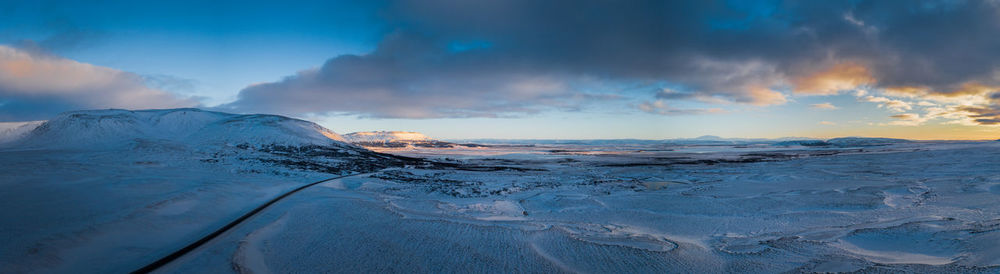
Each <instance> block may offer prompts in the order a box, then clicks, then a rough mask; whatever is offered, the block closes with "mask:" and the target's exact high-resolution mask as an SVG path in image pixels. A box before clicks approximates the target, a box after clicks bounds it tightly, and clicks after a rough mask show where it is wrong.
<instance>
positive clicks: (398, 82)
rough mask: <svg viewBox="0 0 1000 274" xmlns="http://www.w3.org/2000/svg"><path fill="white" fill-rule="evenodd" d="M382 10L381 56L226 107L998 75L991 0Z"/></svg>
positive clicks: (539, 102)
mask: <svg viewBox="0 0 1000 274" xmlns="http://www.w3.org/2000/svg"><path fill="white" fill-rule="evenodd" d="M379 13H380V14H381V15H382V18H384V19H385V20H386V24H387V26H390V27H389V29H392V30H393V31H392V32H391V33H390V34H387V35H386V36H385V37H386V38H385V39H384V40H383V41H382V42H381V43H380V45H379V47H378V48H377V49H376V50H375V51H374V52H372V53H370V54H366V55H360V56H355V55H345V56H339V57H336V58H333V59H330V60H329V61H327V62H326V63H325V64H324V65H323V66H322V67H321V68H318V69H315V70H308V71H304V72H301V73H299V74H296V75H294V76H290V77H288V78H286V79H284V80H282V81H279V82H275V83H267V84H261V85H255V86H251V87H248V88H246V89H244V90H243V91H241V93H240V95H239V99H238V100H237V101H236V102H234V103H232V104H229V105H226V106H224V107H229V108H235V109H238V110H264V111H277V112H283V113H326V112H346V113H355V114H361V115H367V116H375V117H407V118H426V117H468V116H495V115H503V114H511V113H530V112H537V111H542V110H545V109H548V108H552V107H556V108H567V107H569V108H572V107H573V106H575V105H578V104H580V103H582V102H585V101H586V100H585V99H581V98H584V97H581V96H579V94H580V93H579V91H578V90H579V89H578V87H579V86H580V85H586V84H588V83H594V82H603V83H607V82H615V83H646V84H650V85H654V84H656V83H669V84H671V85H675V86H677V87H678V90H680V91H678V92H674V93H670V94H664V93H662V92H660V93H656V92H658V91H654V92H651V93H650V94H649V95H648V96H649V97H648V98H650V99H654V98H655V99H658V100H668V101H669V100H685V99H696V100H702V101H710V102H722V103H744V104H754V105H773V104H781V103H784V102H785V101H786V99H785V94H784V93H781V92H778V90H782V89H783V88H792V90H795V91H796V92H800V91H801V92H803V93H813V94H829V93H830V90H828V89H833V92H836V89H840V88H843V87H844V85H843V83H848V84H851V85H857V84H868V85H874V86H876V87H898V86H917V87H922V88H924V89H926V90H929V91H928V93H944V92H948V91H953V90H955V89H957V88H958V87H960V86H961V85H962V84H964V83H969V82H976V83H979V84H982V85H1000V83H998V81H1000V79H997V78H998V77H1000V76H998V72H997V65H996V64H997V60H998V54H1000V35H996V34H997V33H1000V20H997V19H996V18H997V16H998V15H1000V9H998V5H997V4H996V3H995V2H990V1H968V2H966V1H870V2H869V1H789V2H785V1H757V2H752V3H744V2H742V1H732V2H729V1H629V2H617V1H486V2H483V1H457V0H437V1H434V0H432V1H398V2H392V3H390V4H388V5H387V6H386V7H383V8H382V9H381V10H380V11H379ZM844 71H846V72H844ZM848 72H849V73H848ZM865 74H870V75H865ZM859 77H860V78H864V79H860V80H859V79H847V78H859ZM807 78H808V79H807ZM812 78H818V79H812ZM803 79H804V80H803ZM872 79H873V80H872ZM796 83H808V84H809V88H814V89H827V90H817V91H809V90H801V89H803V88H802V87H794V86H793V85H795V84H796ZM829 83H834V84H829ZM824 85H826V86H824ZM607 91H608V92H613V91H614V90H607Z"/></svg>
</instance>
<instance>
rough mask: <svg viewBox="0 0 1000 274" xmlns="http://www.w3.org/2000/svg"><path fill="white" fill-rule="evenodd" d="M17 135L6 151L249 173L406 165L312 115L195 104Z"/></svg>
mask: <svg viewBox="0 0 1000 274" xmlns="http://www.w3.org/2000/svg"><path fill="white" fill-rule="evenodd" d="M11 136H15V135H14V134H11ZM16 137H17V138H16V139H14V140H12V141H10V142H7V143H3V144H0V150H59V151H91V152H100V153H118V154H120V155H123V157H134V156H136V155H142V156H141V157H143V158H155V159H157V160H158V161H159V160H164V159H180V158H183V159H192V158H193V159H200V161H202V162H204V163H206V164H218V165H224V166H232V167H235V168H236V171H237V172H249V173H258V172H286V170H298V171H302V172H321V173H327V174H349V173H358V172H369V171H372V170H377V169H381V168H385V167H388V166H395V165H399V164H400V160H399V159H397V158H394V157H392V156H389V155H384V154H379V153H375V152H372V151H370V150H367V149H364V148H361V147H358V146H354V145H351V144H348V143H346V142H345V140H344V138H342V137H341V136H340V135H338V134H337V133H335V132H333V131H331V130H329V129H326V128H324V127H322V126H320V125H317V124H315V123H312V122H309V121H304V120H299V119H293V118H288V117H284V116H278V115H263V114H246V115H244V114H231V113H223V112H214V111H205V110H200V109H194V108H183V109H161V110H120V109H108V110H84V111H72V112H66V113H63V114H60V115H58V116H57V117H55V118H53V119H51V120H49V121H46V122H44V123H41V124H40V125H38V126H37V127H36V128H34V129H33V130H31V131H30V132H27V133H24V134H19V135H16ZM124 155H129V156H124ZM143 161H147V160H141V161H140V162H143Z"/></svg>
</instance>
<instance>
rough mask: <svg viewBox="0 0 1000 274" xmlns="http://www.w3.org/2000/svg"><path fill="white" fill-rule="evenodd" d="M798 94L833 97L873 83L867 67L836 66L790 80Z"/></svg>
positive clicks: (857, 65) (873, 80)
mask: <svg viewBox="0 0 1000 274" xmlns="http://www.w3.org/2000/svg"><path fill="white" fill-rule="evenodd" d="M791 82H792V85H794V89H793V91H794V92H795V93H798V94H811V95H833V94H837V93H838V92H840V91H842V90H852V89H856V88H857V87H858V86H862V85H870V84H874V83H875V78H874V77H872V75H871V71H869V70H868V68H867V67H865V66H862V65H860V64H857V63H854V62H843V63H839V64H836V65H834V66H832V67H829V68H827V69H826V70H823V71H820V72H817V73H813V74H809V75H806V76H803V77H798V78H794V79H792V80H791Z"/></svg>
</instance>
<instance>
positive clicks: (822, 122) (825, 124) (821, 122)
mask: <svg viewBox="0 0 1000 274" xmlns="http://www.w3.org/2000/svg"><path fill="white" fill-rule="evenodd" d="M818 124H820V125H824V126H835V125H837V123H834V122H830V121H819V123H818Z"/></svg>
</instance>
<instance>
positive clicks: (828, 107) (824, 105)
mask: <svg viewBox="0 0 1000 274" xmlns="http://www.w3.org/2000/svg"><path fill="white" fill-rule="evenodd" d="M809 107H811V108H814V109H822V110H834V109H839V108H838V107H837V106H834V105H833V104H831V103H819V104H812V105H809Z"/></svg>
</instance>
